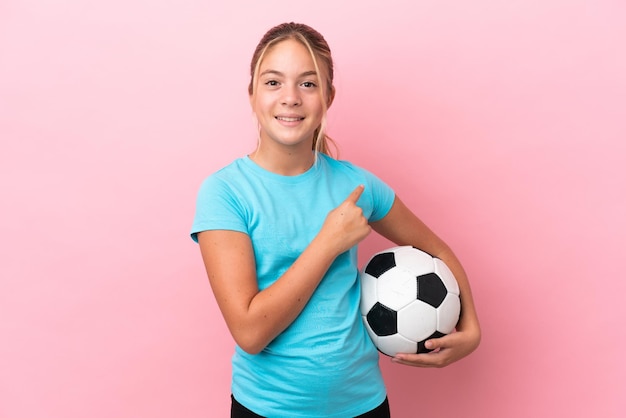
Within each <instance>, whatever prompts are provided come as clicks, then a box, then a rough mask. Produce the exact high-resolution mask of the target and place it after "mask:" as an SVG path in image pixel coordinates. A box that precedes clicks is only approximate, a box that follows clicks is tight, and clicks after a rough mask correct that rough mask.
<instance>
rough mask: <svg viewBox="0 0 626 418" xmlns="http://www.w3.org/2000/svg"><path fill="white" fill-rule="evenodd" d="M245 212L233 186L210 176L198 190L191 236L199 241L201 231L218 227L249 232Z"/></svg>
mask: <svg viewBox="0 0 626 418" xmlns="http://www.w3.org/2000/svg"><path fill="white" fill-rule="evenodd" d="M245 213H246V211H245V208H244V207H243V205H242V201H241V199H240V198H239V197H238V196H237V194H236V192H235V191H234V190H233V188H232V187H230V186H229V185H228V183H227V182H225V181H224V180H223V179H221V178H220V177H218V176H215V175H213V176H210V177H208V178H207V179H206V180H204V181H203V182H202V185H201V186H200V190H199V191H198V195H197V198H196V212H195V216H194V219H193V223H192V226H191V238H192V239H193V240H194V241H195V242H198V236H197V235H198V233H199V232H202V231H208V230H218V229H223V230H231V231H238V232H245V233H247V232H248V231H247V224H246V222H245Z"/></svg>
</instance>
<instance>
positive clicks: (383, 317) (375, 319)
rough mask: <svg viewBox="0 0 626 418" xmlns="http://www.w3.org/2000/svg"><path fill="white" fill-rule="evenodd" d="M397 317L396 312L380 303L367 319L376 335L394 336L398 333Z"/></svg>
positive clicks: (377, 303) (374, 307) (371, 310)
mask: <svg viewBox="0 0 626 418" xmlns="http://www.w3.org/2000/svg"><path fill="white" fill-rule="evenodd" d="M397 316H398V315H397V313H396V311H394V310H393V309H389V308H388V307H387V306H385V305H383V304H382V303H380V302H376V304H375V305H374V306H373V307H372V309H370V310H369V312H368V313H367V315H366V316H365V318H366V319H367V323H368V324H369V326H370V327H371V328H372V331H374V332H375V333H376V335H378V336H382V335H392V334H395V333H396V332H398V318H397Z"/></svg>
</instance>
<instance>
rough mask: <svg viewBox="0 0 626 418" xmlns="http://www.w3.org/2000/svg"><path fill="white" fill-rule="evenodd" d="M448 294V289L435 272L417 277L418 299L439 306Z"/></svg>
mask: <svg viewBox="0 0 626 418" xmlns="http://www.w3.org/2000/svg"><path fill="white" fill-rule="evenodd" d="M447 294H448V289H446V286H445V285H444V284H443V282H442V281H441V279H440V278H439V276H437V275H436V274H435V273H428V274H424V275H423V276H419V277H418V278H417V299H419V300H421V301H422V302H425V303H428V304H429V305H431V306H433V307H435V308H437V307H438V306H439V305H441V302H443V300H444V299H445V297H446V295H447Z"/></svg>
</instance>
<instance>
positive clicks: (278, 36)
mask: <svg viewBox="0 0 626 418" xmlns="http://www.w3.org/2000/svg"><path fill="white" fill-rule="evenodd" d="M287 39H294V40H296V41H298V42H301V43H302V44H303V45H304V46H305V47H306V48H307V49H308V50H309V53H310V54H311V58H312V60H313V64H314V65H315V71H316V72H317V74H318V75H319V76H318V77H319V83H320V89H319V91H320V96H321V97H320V100H321V101H322V107H323V116H322V122H321V123H320V126H318V127H317V129H316V130H315V132H314V134H313V147H312V148H313V150H314V151H316V152H321V153H324V154H327V155H331V153H330V148H329V145H330V144H332V145H333V148H334V150H335V151H337V146H336V144H335V142H334V141H333V140H332V138H330V137H329V136H328V135H326V132H325V130H326V112H327V111H328V106H329V104H330V100H331V99H332V97H333V89H334V87H333V76H334V70H333V59H332V56H331V53H330V47H329V46H328V43H327V42H326V40H325V39H324V37H323V36H322V35H321V34H320V33H319V32H317V31H316V30H315V29H313V28H311V27H310V26H307V25H305V24H302V23H293V22H291V23H282V24H280V25H278V26H275V27H273V28H272V29H270V30H269V31H267V32H266V33H265V35H263V37H262V38H261V41H260V42H259V44H258V45H257V47H256V49H255V50H254V54H253V55H252V61H251V63H250V84H249V85H248V94H250V96H253V95H254V93H255V91H256V87H257V83H258V74H259V68H260V67H261V61H263V57H264V56H265V53H266V52H267V51H268V50H269V49H270V48H271V47H272V45H275V44H277V43H279V42H281V41H285V40H287ZM320 64H321V65H320Z"/></svg>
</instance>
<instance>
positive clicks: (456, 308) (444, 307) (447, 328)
mask: <svg viewBox="0 0 626 418" xmlns="http://www.w3.org/2000/svg"><path fill="white" fill-rule="evenodd" d="M435 311H436V312H437V331H439V332H443V333H444V334H450V333H451V332H452V331H454V328H455V327H456V324H457V322H459V315H460V314H461V300H460V299H459V297H458V296H457V295H455V294H453V293H448V295H447V296H446V298H445V299H444V301H443V303H442V304H441V306H439V308H438V309H436V310H435Z"/></svg>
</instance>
